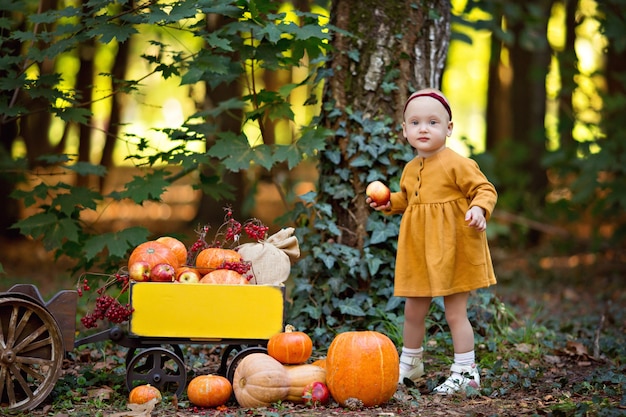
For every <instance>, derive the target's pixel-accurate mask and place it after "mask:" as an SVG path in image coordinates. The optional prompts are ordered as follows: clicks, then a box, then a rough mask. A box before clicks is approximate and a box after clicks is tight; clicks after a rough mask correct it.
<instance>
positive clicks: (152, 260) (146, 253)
mask: <svg viewBox="0 0 626 417" xmlns="http://www.w3.org/2000/svg"><path fill="white" fill-rule="evenodd" d="M139 261H144V262H147V263H148V265H150V269H152V268H154V267H155V266H156V265H158V264H169V265H172V266H173V267H174V269H176V268H178V267H179V266H180V265H179V264H178V258H177V257H176V255H175V254H174V252H172V250H171V249H170V248H169V247H168V246H167V245H166V244H164V243H161V242H157V241H156V240H149V241H147V242H144V243H142V244H141V245H139V246H137V247H136V248H135V249H133V251H132V252H131V254H130V257H129V258H128V265H129V267H130V265H132V264H134V263H135V262H139Z"/></svg>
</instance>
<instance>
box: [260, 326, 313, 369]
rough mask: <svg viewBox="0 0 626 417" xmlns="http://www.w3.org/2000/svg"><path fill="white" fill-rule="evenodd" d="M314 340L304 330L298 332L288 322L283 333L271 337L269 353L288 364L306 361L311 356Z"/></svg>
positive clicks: (268, 347) (268, 346)
mask: <svg viewBox="0 0 626 417" xmlns="http://www.w3.org/2000/svg"><path fill="white" fill-rule="evenodd" d="M312 352H313V341H312V340H311V338H310V337H309V335H307V334H306V333H304V332H297V331H296V329H295V328H294V327H293V326H292V325H291V324H288V325H286V326H285V331H284V332H283V333H278V334H275V335H273V336H272V337H270V339H269V341H268V342H267V353H268V354H269V355H270V356H271V357H273V358H274V359H276V360H277V361H279V362H280V363H284V364H288V365H296V364H299V363H304V362H306V361H307V359H309V358H310V357H311V353H312Z"/></svg>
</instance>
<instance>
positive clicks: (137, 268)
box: [128, 261, 150, 282]
mask: <svg viewBox="0 0 626 417" xmlns="http://www.w3.org/2000/svg"><path fill="white" fill-rule="evenodd" d="M128 276H129V277H130V279H132V280H133V281H137V282H145V281H150V264H149V263H148V262H145V261H137V262H133V263H132V264H130V266H129V267H128Z"/></svg>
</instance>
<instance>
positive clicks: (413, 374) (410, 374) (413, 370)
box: [398, 355, 424, 384]
mask: <svg viewBox="0 0 626 417" xmlns="http://www.w3.org/2000/svg"><path fill="white" fill-rule="evenodd" d="M402 364H405V365H408V366H409V369H406V366H404V367H403V366H402ZM403 368H405V369H403ZM423 375H424V362H423V361H422V355H419V356H413V357H402V355H401V356H400V377H399V378H398V384H404V379H405V378H407V379H410V380H411V381H413V382H415V381H417V380H418V379H419V378H420V377H421V376H423Z"/></svg>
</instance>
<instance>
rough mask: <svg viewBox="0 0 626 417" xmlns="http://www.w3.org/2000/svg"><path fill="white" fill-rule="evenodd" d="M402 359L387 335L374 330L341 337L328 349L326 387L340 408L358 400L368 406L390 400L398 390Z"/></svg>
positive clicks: (339, 335) (337, 337) (338, 336)
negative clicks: (347, 402) (348, 402)
mask: <svg viewBox="0 0 626 417" xmlns="http://www.w3.org/2000/svg"><path fill="white" fill-rule="evenodd" d="M399 366H400V360H399V357H398V351H397V349H396V347H395V345H394V344H393V342H392V341H391V339H389V338H388V337H387V336H385V335H384V334H382V333H379V332H374V331H355V332H345V333H340V334H338V335H337V336H336V337H335V339H333V341H332V342H331V344H330V346H329V347H328V354H327V356H326V385H327V386H328V389H329V390H330V394H331V395H332V397H333V398H334V399H335V401H337V402H338V403H339V404H340V405H342V406H345V405H346V400H347V399H348V398H356V399H358V400H361V401H362V402H363V405H364V406H366V407H373V406H376V405H380V404H383V403H385V402H387V401H389V400H390V399H391V397H392V396H393V394H394V393H395V392H396V389H397V387H398V376H399Z"/></svg>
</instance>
